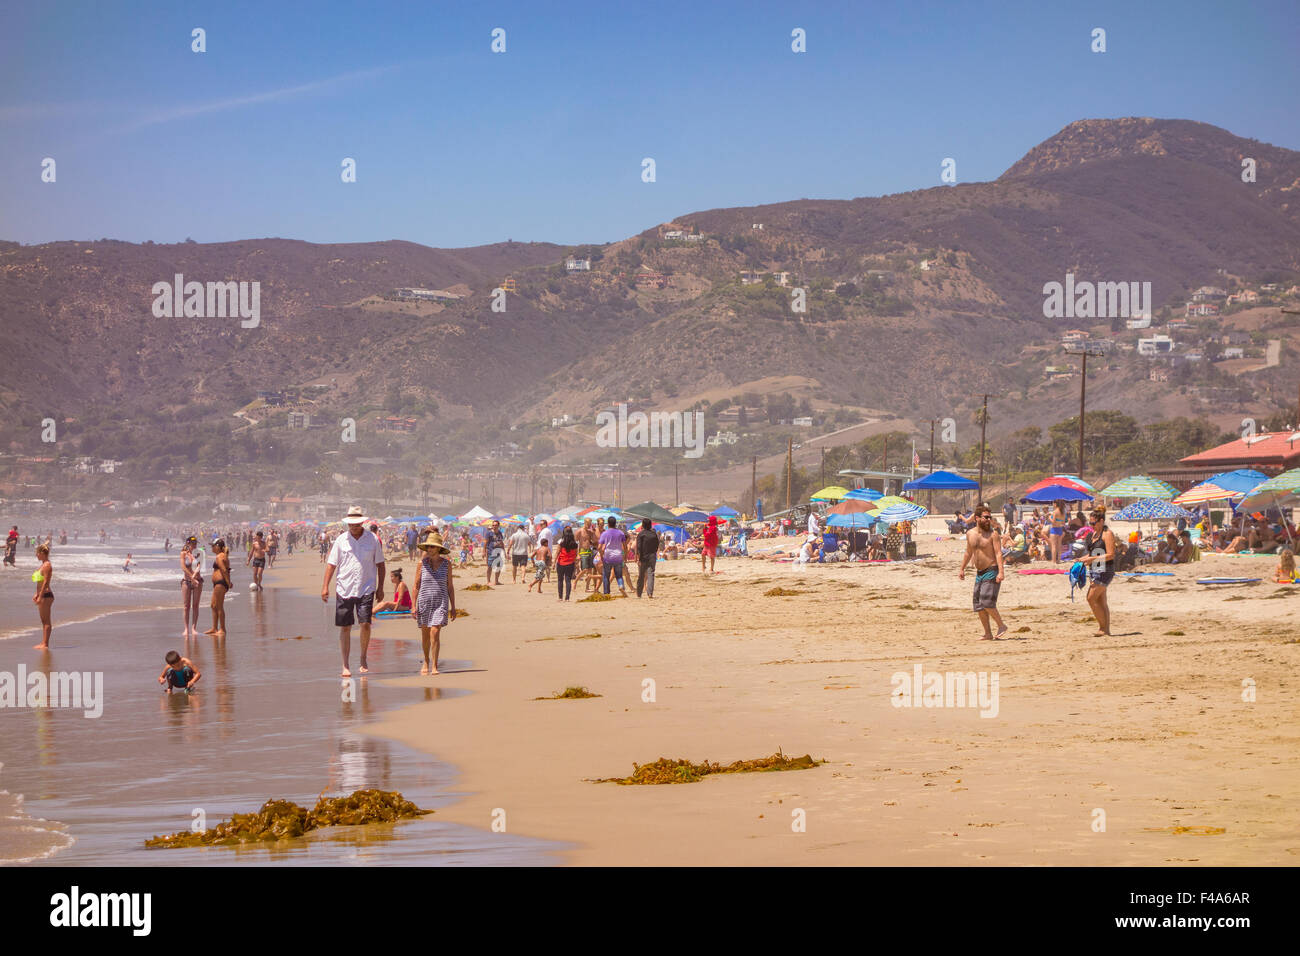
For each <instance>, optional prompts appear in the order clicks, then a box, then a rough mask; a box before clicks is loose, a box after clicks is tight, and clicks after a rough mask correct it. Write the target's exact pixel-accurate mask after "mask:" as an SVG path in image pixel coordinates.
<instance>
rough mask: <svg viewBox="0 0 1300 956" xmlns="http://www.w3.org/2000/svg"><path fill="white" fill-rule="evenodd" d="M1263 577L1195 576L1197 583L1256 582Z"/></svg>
mask: <svg viewBox="0 0 1300 956" xmlns="http://www.w3.org/2000/svg"><path fill="white" fill-rule="evenodd" d="M1262 580H1264V579H1263V578H1197V579H1196V583H1197V584H1258V583H1259V582H1260V581H1262Z"/></svg>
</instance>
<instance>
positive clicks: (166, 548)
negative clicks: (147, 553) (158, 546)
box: [163, 538, 172, 552]
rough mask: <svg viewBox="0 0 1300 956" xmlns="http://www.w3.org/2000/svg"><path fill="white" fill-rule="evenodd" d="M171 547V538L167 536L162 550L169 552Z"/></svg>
mask: <svg viewBox="0 0 1300 956" xmlns="http://www.w3.org/2000/svg"><path fill="white" fill-rule="evenodd" d="M171 549H172V539H171V538H168V539H167V540H166V541H164V542H163V551H165V552H169V551H171Z"/></svg>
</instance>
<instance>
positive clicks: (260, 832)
mask: <svg viewBox="0 0 1300 956" xmlns="http://www.w3.org/2000/svg"><path fill="white" fill-rule="evenodd" d="M432 812H433V811H432V810H421V809H420V808H419V807H417V806H416V805H415V804H413V803H411V801H409V800H407V799H406V798H405V797H403V796H402V795H401V794H400V793H398V792H397V791H395V790H356V791H354V792H353V793H352V794H351V795H350V796H346V797H330V798H328V799H327V798H326V797H325V796H324V795H323V794H322V795H321V797H320V798H319V799H318V800H317V801H316V806H315V807H314V808H312V809H311V810H308V809H307V808H306V807H302V806H299V805H298V804H296V803H291V802H290V801H288V800H268V801H266V803H264V804H262V809H260V810H258V811H257V812H256V813H236V814H235V815H234V816H232V817H231V818H230V819H229V820H227V821H226V822H224V823H218V824H217V825H216V826H215V827H212V828H211V829H210V830H203V831H201V832H198V833H195V832H191V831H188V830H182V831H181V832H179V833H172V834H170V835H168V836H155V837H153V838H152V839H149V840H145V841H144V845H145V846H156V847H185V846H233V845H235V844H239V843H264V842H269V841H271V840H285V839H289V838H290V837H299V836H302V835H303V834H304V833H307V832H309V831H311V830H316V829H319V828H321V827H336V826H357V825H358V824H362V823H393V822H394V821H396V820H402V819H406V818H409V817H419V816H424V815H425V814H426V813H432Z"/></svg>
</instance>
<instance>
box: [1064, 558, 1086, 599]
mask: <svg viewBox="0 0 1300 956" xmlns="http://www.w3.org/2000/svg"><path fill="white" fill-rule="evenodd" d="M1068 577H1069V579H1070V600H1071V601H1073V600H1074V589H1075V588H1078V589H1079V590H1080V591H1082V590H1083V589H1084V588H1086V587H1087V586H1088V566H1087V565H1086V564H1084V563H1083V562H1082V561H1075V562H1074V564H1072V565H1070V573H1069V575H1068Z"/></svg>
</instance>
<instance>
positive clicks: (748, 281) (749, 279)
mask: <svg viewBox="0 0 1300 956" xmlns="http://www.w3.org/2000/svg"><path fill="white" fill-rule="evenodd" d="M766 275H767V273H766V272H749V271H746V272H742V273H741V274H740V284H741V285H758V284H759V283H761V282H762V281H763V277H764V276H766Z"/></svg>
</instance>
